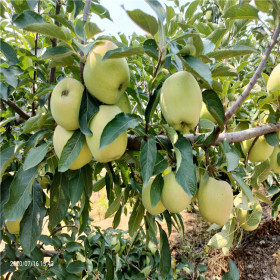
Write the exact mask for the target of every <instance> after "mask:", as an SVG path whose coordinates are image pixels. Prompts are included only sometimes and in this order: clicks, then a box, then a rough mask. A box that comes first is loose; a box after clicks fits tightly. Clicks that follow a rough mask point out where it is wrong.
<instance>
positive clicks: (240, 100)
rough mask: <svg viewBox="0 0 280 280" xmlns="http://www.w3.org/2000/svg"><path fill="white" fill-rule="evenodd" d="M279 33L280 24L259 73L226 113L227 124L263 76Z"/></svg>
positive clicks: (259, 67) (258, 70)
mask: <svg viewBox="0 0 280 280" xmlns="http://www.w3.org/2000/svg"><path fill="white" fill-rule="evenodd" d="M279 33H280V24H279V25H278V27H277V28H276V30H275V32H274V35H273V37H272V40H271V42H270V44H269V46H268V47H267V50H266V52H265V55H264V56H263V58H262V60H261V63H260V64H259V66H258V68H257V71H256V72H255V74H254V75H253V77H252V79H251V81H250V82H249V84H248V85H247V87H246V88H245V90H244V91H243V92H242V94H241V95H240V96H239V98H238V99H237V100H236V102H235V103H234V104H233V105H232V106H231V107H230V108H229V109H228V110H227V111H226V113H225V117H226V118H225V124H226V123H227V122H228V120H229V119H230V118H231V117H232V116H233V114H234V113H235V112H236V111H237V109H238V108H239V107H240V106H241V105H242V103H243V102H244V100H245V99H246V98H247V96H248V95H249V93H250V91H251V90H252V88H253V87H254V85H255V83H256V82H257V80H258V78H259V77H260V76H261V73H262V70H263V68H264V66H265V64H266V62H267V60H268V58H269V55H270V53H271V51H272V49H273V47H274V45H275V44H276V43H277V39H278V36H279Z"/></svg>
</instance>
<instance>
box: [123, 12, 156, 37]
mask: <svg viewBox="0 0 280 280" xmlns="http://www.w3.org/2000/svg"><path fill="white" fill-rule="evenodd" d="M126 13H127V14H128V16H129V17H130V18H131V19H132V20H133V21H134V22H135V23H136V24H137V25H138V26H139V27H141V28H142V29H143V30H144V31H146V32H148V33H150V34H151V35H153V36H154V35H156V33H157V31H158V24H157V20H156V19H155V18H154V17H153V16H151V15H148V14H146V13H144V12H143V11H141V10H140V9H136V10H133V11H126Z"/></svg>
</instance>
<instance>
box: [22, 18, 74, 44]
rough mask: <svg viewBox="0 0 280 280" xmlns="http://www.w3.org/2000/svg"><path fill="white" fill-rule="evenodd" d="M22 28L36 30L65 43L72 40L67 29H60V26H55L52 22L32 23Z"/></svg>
mask: <svg viewBox="0 0 280 280" xmlns="http://www.w3.org/2000/svg"><path fill="white" fill-rule="evenodd" d="M23 29H25V30H27V31H30V32H38V33H41V34H43V35H46V36H50V37H52V38H57V39H59V40H61V41H64V42H66V43H68V42H70V41H71V40H72V37H71V34H70V31H69V29H66V28H65V27H64V29H62V27H59V26H57V25H56V24H54V23H50V22H49V23H33V24H30V25H27V26H25V27H24V28H23Z"/></svg>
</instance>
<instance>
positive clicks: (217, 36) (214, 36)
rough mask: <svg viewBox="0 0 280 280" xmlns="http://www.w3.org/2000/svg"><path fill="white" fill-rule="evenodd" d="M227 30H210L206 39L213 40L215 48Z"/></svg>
mask: <svg viewBox="0 0 280 280" xmlns="http://www.w3.org/2000/svg"><path fill="white" fill-rule="evenodd" d="M227 32H228V30H227V29H226V28H218V29H215V30H214V31H213V32H211V33H210V34H209V35H208V36H207V39H208V40H210V41H211V42H213V43H214V44H215V46H216V48H217V47H218V46H219V45H220V44H221V42H222V40H223V38H224V36H225V34H226V33H227Z"/></svg>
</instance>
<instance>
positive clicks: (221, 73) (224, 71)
mask: <svg viewBox="0 0 280 280" xmlns="http://www.w3.org/2000/svg"><path fill="white" fill-rule="evenodd" d="M237 75H238V74H237V71H236V69H235V68H234V67H233V66H232V65H230V64H221V65H219V66H218V67H217V68H215V69H214V70H212V77H229V76H231V77H236V76H237Z"/></svg>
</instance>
